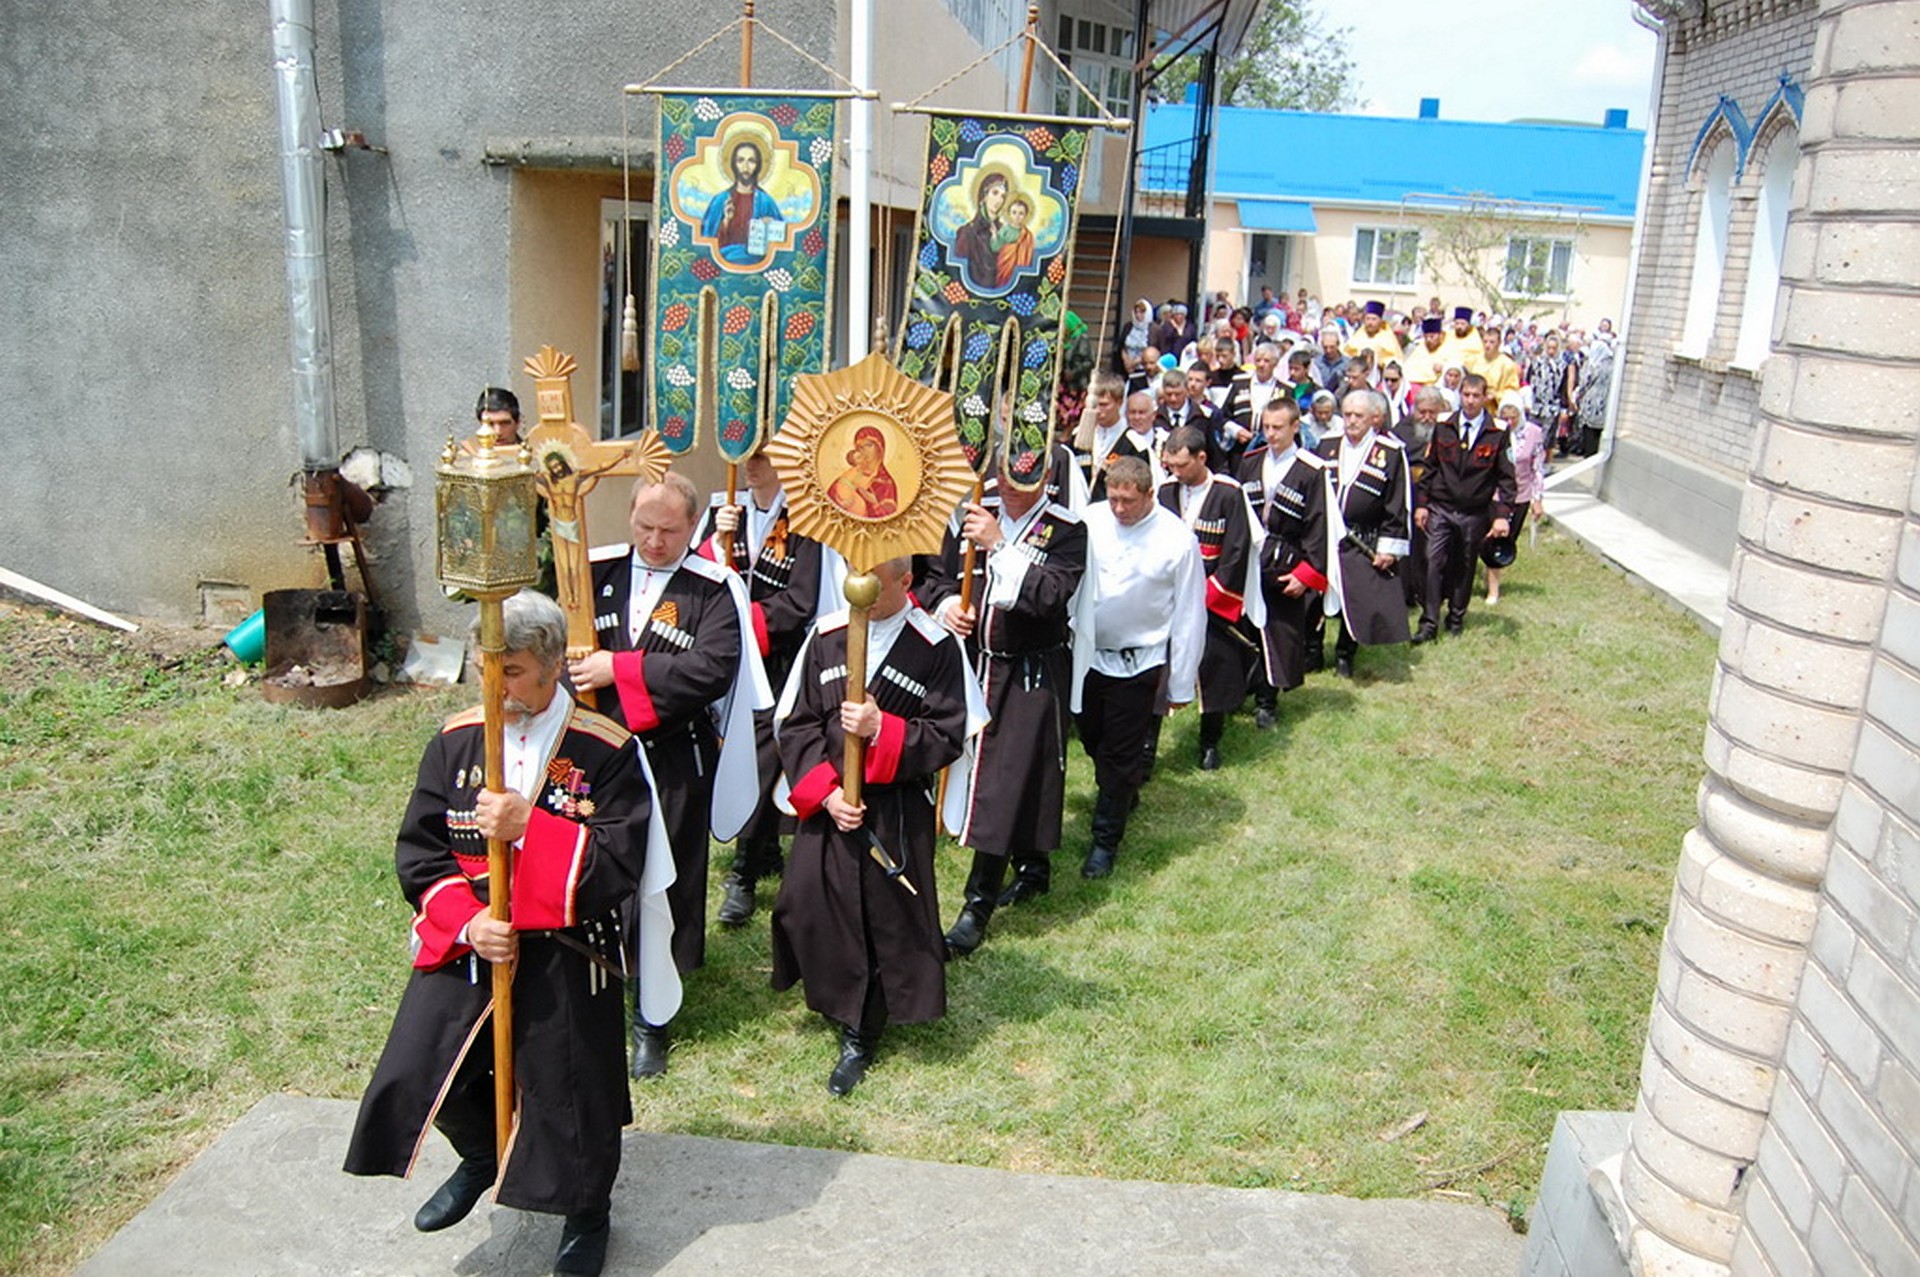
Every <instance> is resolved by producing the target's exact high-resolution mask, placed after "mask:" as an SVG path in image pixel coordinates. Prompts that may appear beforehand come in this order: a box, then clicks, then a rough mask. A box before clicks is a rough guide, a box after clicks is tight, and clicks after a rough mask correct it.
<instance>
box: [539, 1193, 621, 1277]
mask: <svg viewBox="0 0 1920 1277" xmlns="http://www.w3.org/2000/svg"><path fill="white" fill-rule="evenodd" d="M612 1235H613V1223H612V1217H611V1212H609V1211H608V1210H607V1209H606V1208H605V1207H602V1208H601V1209H599V1210H592V1211H581V1212H579V1213H578V1214H574V1215H569V1216H567V1222H566V1224H565V1225H563V1226H562V1227H561V1229H560V1249H559V1251H558V1252H556V1253H555V1255H554V1257H553V1271H554V1272H555V1273H564V1274H565V1275H566V1277H600V1270H601V1269H602V1268H605V1267H606V1266H607V1239H608V1238H609V1237H611V1236H612Z"/></svg>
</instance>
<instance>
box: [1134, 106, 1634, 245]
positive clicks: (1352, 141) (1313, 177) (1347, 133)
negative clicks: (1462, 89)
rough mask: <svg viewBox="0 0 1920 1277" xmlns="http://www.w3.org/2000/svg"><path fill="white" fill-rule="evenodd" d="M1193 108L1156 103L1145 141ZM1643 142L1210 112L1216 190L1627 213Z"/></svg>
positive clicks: (1584, 133)
mask: <svg viewBox="0 0 1920 1277" xmlns="http://www.w3.org/2000/svg"><path fill="white" fill-rule="evenodd" d="M1193 111H1194V108H1193V107H1191V106H1188V105H1186V104H1184V103H1165V104H1161V105H1157V106H1155V107H1153V109H1152V110H1151V111H1149V112H1148V115H1147V127H1146V134H1145V136H1144V137H1143V138H1142V139H1141V144H1142V146H1143V148H1152V147H1155V146H1166V145H1170V144H1173V143H1178V142H1182V141H1185V140H1187V139H1188V138H1191V137H1192V136H1193ZM1645 140H1646V134H1645V131H1644V130H1641V129H1606V128H1591V127H1582V126H1580V125H1573V124H1536V123H1519V124H1486V123H1476V122H1470V121H1465V120H1434V119H1427V120H1422V119H1407V118H1403V117H1393V118H1389V117H1385V116H1377V115H1330V114H1323V113H1321V112H1317V111H1265V110H1256V109H1253V108H1249V107H1222V108H1220V109H1219V110H1217V111H1216V112H1215V113H1214V128H1213V146H1214V173H1213V193H1214V196H1215V198H1218V199H1254V200H1258V199H1262V198H1265V199H1286V200H1298V201H1305V202H1307V203H1367V204H1391V205H1398V204H1399V203H1400V201H1401V198H1402V197H1403V196H1406V195H1410V194H1426V195H1436V194H1437V195H1449V194H1460V195H1466V194H1469V193H1473V194H1480V195H1487V196H1491V197H1493V198H1495V199H1503V200H1523V201H1527V202H1529V203H1536V204H1556V205H1571V206H1586V207H1587V208H1588V209H1589V211H1588V213H1587V215H1588V216H1589V217H1617V218H1623V219H1631V218H1632V217H1633V213H1634V200H1635V197H1636V196H1637V194H1638V192H1639V188H1640V155H1641V148H1642V146H1643V145H1644V143H1645Z"/></svg>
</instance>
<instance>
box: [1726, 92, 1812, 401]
mask: <svg viewBox="0 0 1920 1277" xmlns="http://www.w3.org/2000/svg"><path fill="white" fill-rule="evenodd" d="M1799 159H1800V136H1799V134H1797V133H1795V132H1794V131H1793V130H1792V129H1791V128H1782V129H1780V130H1779V131H1778V132H1777V133H1775V134H1774V136H1773V141H1772V143H1770V144H1769V145H1768V147H1767V151H1766V159H1765V160H1764V161H1763V162H1764V163H1765V164H1766V168H1765V169H1763V170H1762V171H1761V173H1760V197H1759V199H1757V200H1756V201H1755V202H1754V210H1753V212H1754V217H1753V252H1752V253H1751V255H1750V256H1748V258H1747V287H1746V295H1745V296H1744V297H1743V298H1742V299H1741V304H1740V335H1739V336H1738V337H1737V338H1735V339H1734V343H1733V362H1734V364H1735V365H1737V366H1738V367H1741V368H1758V367H1759V366H1760V364H1761V361H1763V360H1764V359H1766V357H1767V352H1768V350H1769V348H1770V346H1771V343H1772V339H1773V308H1774V304H1775V302H1776V301H1777V299H1778V297H1779V294H1780V258H1781V255H1782V254H1783V253H1785V252H1786V247H1787V203H1788V200H1789V199H1790V198H1791V196H1792V194H1793V166H1794V165H1795V164H1796V163H1798V162H1799ZM1752 163H1753V161H1752V160H1748V165H1749V167H1751V165H1752Z"/></svg>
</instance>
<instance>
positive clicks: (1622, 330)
mask: <svg viewBox="0 0 1920 1277" xmlns="http://www.w3.org/2000/svg"><path fill="white" fill-rule="evenodd" d="M1633 20H1634V21H1635V22H1637V23H1639V24H1640V25H1641V26H1643V27H1645V28H1646V29H1647V30H1649V31H1651V32H1653V36H1654V41H1655V43H1654V51H1653V92H1652V93H1651V94H1650V95H1649V101H1648V103H1647V141H1646V145H1645V146H1644V147H1643V148H1642V149H1641V155H1640V193H1639V199H1638V200H1637V207H1638V216H1636V217H1635V218H1634V219H1633V234H1632V235H1630V236H1628V237H1627V260H1628V261H1629V262H1631V263H1633V271H1634V275H1635V279H1634V286H1633V287H1631V288H1629V289H1628V290H1627V308H1626V309H1625V310H1624V311H1622V312H1621V313H1620V322H1619V323H1618V324H1616V325H1615V326H1614V330H1613V338H1614V340H1613V384H1612V385H1610V386H1608V387H1607V425H1606V429H1605V430H1603V431H1602V432H1601V434H1600V453H1599V455H1598V456H1597V457H1595V458H1594V461H1595V465H1594V470H1595V474H1594V477H1593V494H1594V496H1596V497H1597V496H1599V495H1600V493H1601V490H1602V489H1603V488H1604V487H1605V485H1606V481H1607V462H1608V461H1610V460H1611V459H1612V458H1613V444H1614V439H1615V438H1616V437H1617V436H1618V435H1619V433H1620V387H1621V385H1622V384H1623V383H1624V382H1625V380H1626V375H1627V338H1628V336H1629V335H1630V334H1631V332H1632V329H1633V318H1632V316H1633V301H1634V294H1635V293H1637V292H1639V291H1640V288H1639V284H1640V281H1639V278H1638V276H1639V272H1640V249H1641V247H1642V245H1643V244H1644V242H1645V239H1646V233H1647V217H1648V209H1647V194H1648V188H1649V187H1651V186H1652V185H1653V148H1654V147H1655V146H1657V145H1659V141H1660V139H1659V136H1658V133H1659V125H1660V96H1661V93H1662V91H1663V88H1664V84H1665V81H1666V78H1667V24H1666V23H1664V22H1662V21H1661V20H1660V19H1658V18H1654V17H1650V16H1649V15H1648V14H1647V11H1646V10H1645V9H1642V8H1640V7H1639V6H1638V5H1635V6H1634V8H1633Z"/></svg>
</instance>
